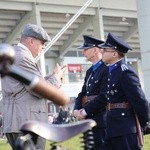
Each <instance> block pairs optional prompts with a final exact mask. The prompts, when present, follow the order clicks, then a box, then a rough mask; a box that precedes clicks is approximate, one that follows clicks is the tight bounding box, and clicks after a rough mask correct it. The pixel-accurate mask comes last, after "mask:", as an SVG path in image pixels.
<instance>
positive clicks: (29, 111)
mask: <svg viewBox="0 0 150 150" xmlns="http://www.w3.org/2000/svg"><path fill="white" fill-rule="evenodd" d="M14 48H15V50H16V61H15V65H16V66H17V67H19V68H21V69H23V70H25V71H29V72H31V73H33V74H36V75H38V76H39V77H42V74H41V72H40V70H39V68H38V66H37V64H36V63H35V61H34V58H33V56H32V54H31V52H30V51H29V50H28V49H27V48H24V47H20V46H14ZM46 80H47V81H48V82H50V83H51V84H53V85H55V86H58V87H59V85H58V84H59V83H58V82H57V80H56V79H55V78H54V77H53V76H47V77H46ZM2 94H3V116H4V122H3V127H4V128H3V132H4V133H11V132H19V128H20V126H21V124H22V123H23V122H24V121H26V120H37V121H42V122H47V121H48V116H47V102H46V100H45V99H41V98H40V97H38V96H37V95H35V94H33V93H31V92H30V91H28V89H27V88H26V86H25V85H24V84H23V83H21V82H19V81H17V80H15V79H13V78H11V77H8V76H6V77H4V78H3V79H2Z"/></svg>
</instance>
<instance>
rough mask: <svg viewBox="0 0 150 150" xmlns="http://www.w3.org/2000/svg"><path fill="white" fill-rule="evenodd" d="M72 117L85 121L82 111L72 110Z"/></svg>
mask: <svg viewBox="0 0 150 150" xmlns="http://www.w3.org/2000/svg"><path fill="white" fill-rule="evenodd" d="M73 114H74V116H75V117H76V118H77V119H78V120H83V119H85V116H84V115H83V114H82V109H80V110H74V113H73Z"/></svg>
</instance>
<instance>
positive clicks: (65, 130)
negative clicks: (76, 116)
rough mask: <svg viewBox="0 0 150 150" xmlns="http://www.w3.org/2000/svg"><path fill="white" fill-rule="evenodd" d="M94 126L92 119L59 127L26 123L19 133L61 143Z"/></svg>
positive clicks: (39, 123) (35, 122)
mask: <svg viewBox="0 0 150 150" xmlns="http://www.w3.org/2000/svg"><path fill="white" fill-rule="evenodd" d="M95 125H96V122H95V121H94V120H92V119H86V120H82V121H78V122H76V123H72V124H61V125H56V124H48V123H42V122H38V121H27V122H25V123H24V124H23V125H22V126H21V128H20V131H22V132H25V133H28V132H30V133H34V134H37V135H39V136H41V137H43V138H45V139H46V140H50V141H53V142H61V141H65V140H68V139H69V138H71V137H74V136H76V135H77V134H79V133H83V132H85V131H87V130H89V129H91V128H92V127H94V126H95Z"/></svg>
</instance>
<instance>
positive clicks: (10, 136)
mask: <svg viewBox="0 0 150 150" xmlns="http://www.w3.org/2000/svg"><path fill="white" fill-rule="evenodd" d="M5 135H6V138H7V140H8V143H9V144H10V146H11V147H12V150H16V146H15V142H16V140H17V138H18V137H19V136H21V135H22V134H21V133H6V134H5ZM45 143H46V140H45V139H44V138H42V137H40V136H38V140H37V144H36V145H35V147H36V150H45Z"/></svg>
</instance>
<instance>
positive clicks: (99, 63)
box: [92, 60, 102, 71]
mask: <svg viewBox="0 0 150 150" xmlns="http://www.w3.org/2000/svg"><path fill="white" fill-rule="evenodd" d="M101 64H102V61H101V60H100V61H98V62H97V63H96V64H94V65H92V69H93V71H95V70H96V69H97V68H98V67H99V66H100V65H101Z"/></svg>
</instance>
